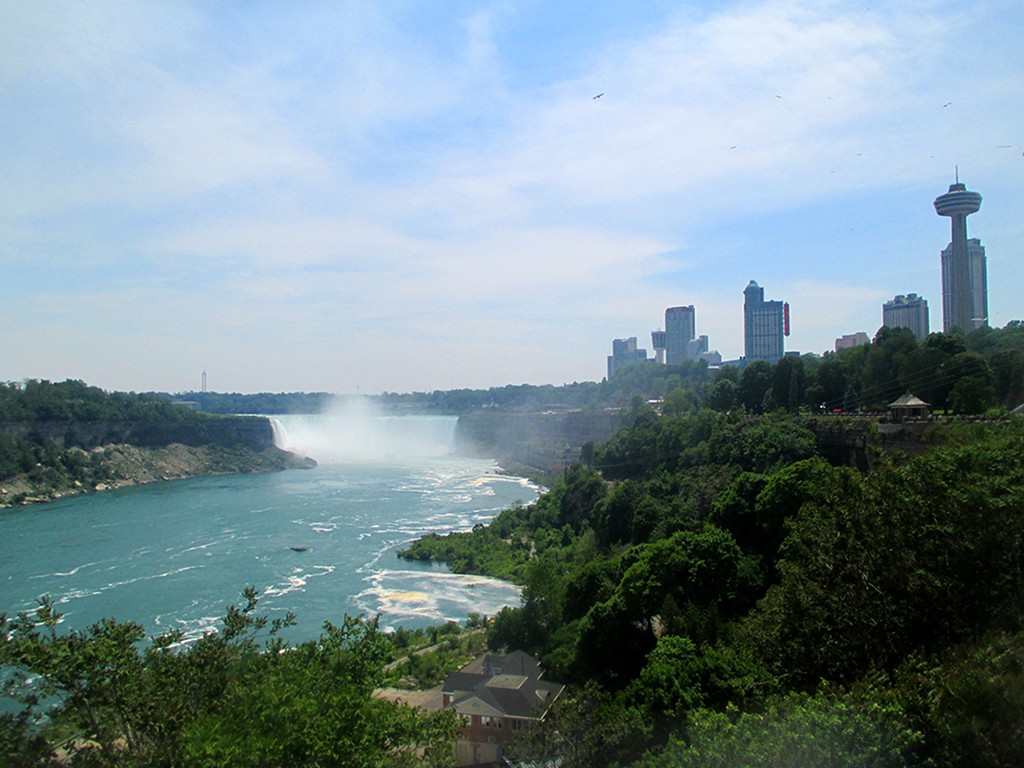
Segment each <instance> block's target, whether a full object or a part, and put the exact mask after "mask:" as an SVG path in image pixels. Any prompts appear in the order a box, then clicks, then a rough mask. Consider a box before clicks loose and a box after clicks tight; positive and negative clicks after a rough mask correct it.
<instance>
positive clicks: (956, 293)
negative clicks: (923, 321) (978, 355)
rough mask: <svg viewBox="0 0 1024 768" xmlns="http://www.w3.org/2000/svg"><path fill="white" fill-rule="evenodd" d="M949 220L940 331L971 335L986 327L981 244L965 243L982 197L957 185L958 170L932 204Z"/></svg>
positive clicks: (983, 256) (985, 284)
mask: <svg viewBox="0 0 1024 768" xmlns="http://www.w3.org/2000/svg"><path fill="white" fill-rule="evenodd" d="M934 206H935V212H936V213H937V214H938V215H939V216H947V217H949V219H950V241H949V245H948V246H946V248H945V249H944V250H943V251H942V254H941V261H942V330H943V331H945V332H946V333H948V332H950V331H952V330H953V329H954V328H958V329H959V330H960V331H962V332H963V333H970V332H971V331H973V330H974V329H975V328H979V327H981V326H982V325H988V275H987V267H986V263H985V249H984V248H983V247H982V245H981V241H980V240H978V239H974V240H972V241H970V242H968V238H967V217H968V216H970V215H971V214H972V213H977V212H978V211H979V210H980V209H981V195H980V194H978V193H977V192H971V191H968V189H967V187H966V186H965V185H964V184H961V183H960V172H959V170H957V172H956V176H955V179H954V183H953V184H950V185H949V191H948V192H947V193H946V194H944V195H939V196H938V197H937V198H935V202H934Z"/></svg>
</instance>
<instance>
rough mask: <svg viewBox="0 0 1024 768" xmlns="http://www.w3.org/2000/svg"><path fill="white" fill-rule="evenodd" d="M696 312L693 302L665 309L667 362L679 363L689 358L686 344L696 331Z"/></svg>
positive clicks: (671, 363)
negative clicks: (685, 305) (684, 305)
mask: <svg viewBox="0 0 1024 768" xmlns="http://www.w3.org/2000/svg"><path fill="white" fill-rule="evenodd" d="M695 329H696V313H695V312H694V309H693V304H690V305H689V306H688V307H669V308H668V309H666V310H665V353H666V355H665V362H666V363H668V364H669V365H679V364H681V363H682V362H683V361H685V360H687V359H688V358H687V354H686V345H687V344H689V343H690V340H691V339H692V338H693V337H694V335H695V333H696V330H695Z"/></svg>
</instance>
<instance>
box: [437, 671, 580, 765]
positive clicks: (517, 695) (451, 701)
mask: <svg viewBox="0 0 1024 768" xmlns="http://www.w3.org/2000/svg"><path fill="white" fill-rule="evenodd" d="M542 677H543V672H542V670H541V668H540V664H538V663H537V660H536V659H535V658H533V657H532V656H530V655H529V654H528V653H524V652H523V651H513V652H511V653H509V654H506V655H503V656H502V655H496V654H484V655H483V656H480V657H478V658H476V659H474V660H473V661H471V662H470V663H469V664H467V665H466V666H464V667H463V668H462V669H460V670H458V671H457V672H452V673H451V674H450V675H448V678H447V679H446V680H445V681H444V685H443V686H442V687H441V696H442V702H443V706H444V707H445V708H446V709H452V710H454V711H455V712H456V713H457V714H458V715H460V716H461V718H462V721H463V725H462V726H461V727H460V728H459V733H458V739H457V740H456V745H455V754H456V759H457V761H458V764H459V765H460V766H465V765H492V764H496V763H497V762H498V760H499V759H500V758H501V756H502V748H503V746H504V744H506V743H507V742H508V741H509V740H510V739H511V738H512V737H513V736H514V735H515V734H516V733H517V732H518V731H520V730H522V729H524V728H530V727H531V726H532V725H533V724H534V723H537V722H539V721H540V720H543V719H544V717H545V715H546V714H547V712H548V710H549V709H550V708H551V705H552V704H553V703H554V701H555V699H557V698H558V695H559V694H560V693H561V692H562V688H563V686H562V685H561V684H559V683H551V682H548V681H546V680H543V679H542Z"/></svg>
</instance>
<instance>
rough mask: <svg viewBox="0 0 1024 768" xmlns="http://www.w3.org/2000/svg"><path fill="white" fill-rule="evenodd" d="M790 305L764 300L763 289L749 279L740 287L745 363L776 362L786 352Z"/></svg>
mask: <svg viewBox="0 0 1024 768" xmlns="http://www.w3.org/2000/svg"><path fill="white" fill-rule="evenodd" d="M788 335H789V304H787V303H785V302H782V301H778V300H772V301H765V300H764V288H762V287H761V286H759V285H758V284H757V282H756V281H754V280H751V281H750V283H749V284H748V285H747V287H746V288H745V289H743V357H744V359H745V361H746V362H751V361H754V360H767V361H768V362H770V363H775V362H778V361H779V360H781V359H782V357H783V355H785V353H786V340H785V337H786V336H788Z"/></svg>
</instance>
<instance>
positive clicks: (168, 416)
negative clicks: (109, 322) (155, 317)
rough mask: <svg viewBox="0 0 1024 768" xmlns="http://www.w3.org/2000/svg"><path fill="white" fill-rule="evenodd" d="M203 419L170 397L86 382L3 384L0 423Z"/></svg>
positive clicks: (35, 381)
mask: <svg viewBox="0 0 1024 768" xmlns="http://www.w3.org/2000/svg"><path fill="white" fill-rule="evenodd" d="M199 418H203V417H202V415H200V414H197V413H195V412H193V411H192V410H190V409H189V408H185V407H183V406H180V405H175V404H174V403H172V402H171V401H170V400H169V399H168V398H167V397H166V396H163V395H156V394H135V393H133V392H107V391H105V390H103V389H100V388H99V387H91V386H89V385H87V384H85V383H84V382H82V381H75V380H71V379H69V380H67V381H61V382H50V381H46V380H37V379H28V380H27V381H25V382H22V383H20V384H15V383H3V382H0V423H3V422H18V421H182V420H188V419H199Z"/></svg>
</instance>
